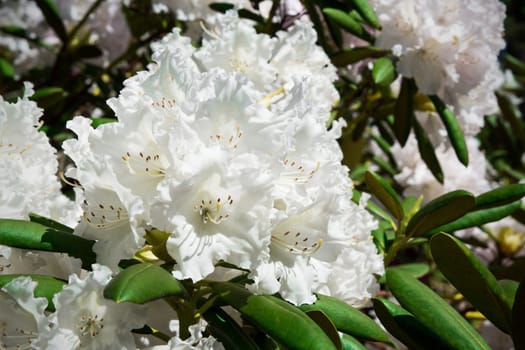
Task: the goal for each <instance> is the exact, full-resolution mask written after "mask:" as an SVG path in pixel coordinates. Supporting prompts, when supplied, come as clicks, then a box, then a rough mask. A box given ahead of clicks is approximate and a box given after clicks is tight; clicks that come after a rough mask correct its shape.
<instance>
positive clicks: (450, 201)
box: [406, 190, 476, 237]
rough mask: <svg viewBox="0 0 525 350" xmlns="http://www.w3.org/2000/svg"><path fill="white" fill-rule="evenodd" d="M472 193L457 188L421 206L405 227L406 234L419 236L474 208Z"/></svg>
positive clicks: (474, 202)
mask: <svg viewBox="0 0 525 350" xmlns="http://www.w3.org/2000/svg"><path fill="white" fill-rule="evenodd" d="M475 204H476V201H475V197H474V195H473V194H472V193H470V192H467V191H463V190H457V191H452V192H449V193H446V194H444V195H442V196H440V197H438V198H436V199H434V200H432V201H430V202H428V203H427V204H426V205H425V206H423V208H421V209H420V210H419V211H418V212H417V213H416V215H414V216H413V217H412V219H411V220H410V222H409V223H408V225H407V228H406V234H407V235H408V236H415V237H417V236H420V235H423V234H426V233H427V232H429V231H431V230H433V229H434V228H436V227H439V226H442V225H444V224H447V223H449V222H452V221H454V220H456V219H458V218H460V217H461V216H463V215H464V214H466V213H468V212H469V211H470V210H472V209H473V208H474V206H475Z"/></svg>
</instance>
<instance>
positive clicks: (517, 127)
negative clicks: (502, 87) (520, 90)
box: [496, 92, 525, 147]
mask: <svg viewBox="0 0 525 350" xmlns="http://www.w3.org/2000/svg"><path fill="white" fill-rule="evenodd" d="M496 99H497V101H498V107H499V109H500V111H501V115H502V116H503V118H505V120H506V121H507V122H509V124H510V127H511V128H512V129H511V130H512V136H514V137H517V139H518V140H519V142H520V144H521V146H522V147H525V127H524V126H523V119H522V118H521V116H520V112H519V110H518V109H517V107H516V105H515V104H514V103H513V102H512V101H511V99H510V98H509V97H508V96H506V95H503V94H501V93H499V92H496Z"/></svg>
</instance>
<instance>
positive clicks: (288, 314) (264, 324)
mask: <svg viewBox="0 0 525 350" xmlns="http://www.w3.org/2000/svg"><path fill="white" fill-rule="evenodd" d="M211 287H212V289H213V291H214V292H215V293H217V294H219V295H220V298H221V299H222V300H223V301H224V302H226V303H227V304H229V305H231V306H233V307H234V308H235V309H237V310H239V311H240V312H241V314H243V315H244V316H245V317H246V319H248V320H249V321H251V322H253V323H254V324H256V325H257V326H258V327H260V328H261V329H263V330H264V331H265V332H266V333H267V334H268V335H269V336H271V337H272V338H274V339H275V340H276V341H278V342H279V343H281V344H283V345H284V346H285V347H287V348H290V349H297V350H300V349H305V350H306V349H311V350H314V349H319V350H325V349H326V350H329V349H333V350H335V349H336V347H335V346H334V344H333V343H332V341H331V340H330V338H329V337H328V336H327V335H326V334H325V333H324V332H323V330H322V329H321V328H319V326H317V324H316V323H315V322H314V321H313V320H312V319H311V318H310V317H308V316H307V315H306V314H305V313H304V312H302V311H301V310H299V309H297V308H296V307H294V306H292V305H290V304H289V303H287V302H285V301H283V300H281V299H279V298H277V297H274V296H271V295H253V294H251V293H250V292H248V291H247V290H246V289H244V288H242V287H240V286H238V285H236V284H233V283H227V282H225V283H222V282H215V283H213V284H212V285H211Z"/></svg>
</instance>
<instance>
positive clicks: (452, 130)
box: [429, 95, 468, 166]
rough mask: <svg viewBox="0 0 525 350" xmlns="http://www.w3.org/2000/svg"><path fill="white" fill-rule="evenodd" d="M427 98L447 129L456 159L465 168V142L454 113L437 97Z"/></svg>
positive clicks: (466, 161) (466, 155) (466, 156)
mask: <svg viewBox="0 0 525 350" xmlns="http://www.w3.org/2000/svg"><path fill="white" fill-rule="evenodd" d="M429 97H430V100H431V101H432V103H433V104H434V107H435V108H436V112H437V113H438V114H439V117H440V118H441V121H442V122H443V125H445V128H446V129H447V133H448V137H449V139H450V143H451V144H452V148H453V149H454V152H456V156H457V157H458V160H459V161H460V162H461V163H463V164H464V165H465V166H467V165H468V149H467V144H466V142H465V137H464V136H463V131H461V127H460V126H459V123H458V120H457V119H456V116H455V115H454V113H452V111H451V110H450V109H448V108H447V106H446V105H445V103H443V101H441V99H440V98H439V97H437V96H436V95H432V96H429Z"/></svg>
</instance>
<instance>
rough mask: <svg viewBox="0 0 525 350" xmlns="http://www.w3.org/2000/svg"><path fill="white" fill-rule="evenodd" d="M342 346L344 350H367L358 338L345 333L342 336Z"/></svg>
mask: <svg viewBox="0 0 525 350" xmlns="http://www.w3.org/2000/svg"><path fill="white" fill-rule="evenodd" d="M341 345H342V346H343V350H366V347H365V346H364V345H363V344H361V343H360V342H359V341H358V340H357V339H356V338H354V337H352V336H351V335H348V334H345V333H343V334H342V336H341Z"/></svg>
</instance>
